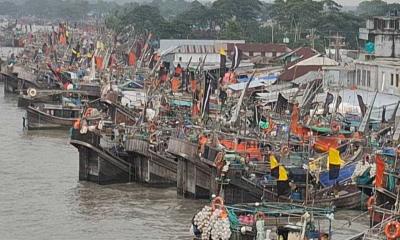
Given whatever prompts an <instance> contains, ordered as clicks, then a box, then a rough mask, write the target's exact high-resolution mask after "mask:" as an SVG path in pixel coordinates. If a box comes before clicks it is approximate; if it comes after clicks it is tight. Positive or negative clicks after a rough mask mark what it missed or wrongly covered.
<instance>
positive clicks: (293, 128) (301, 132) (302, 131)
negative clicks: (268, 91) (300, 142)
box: [290, 105, 309, 140]
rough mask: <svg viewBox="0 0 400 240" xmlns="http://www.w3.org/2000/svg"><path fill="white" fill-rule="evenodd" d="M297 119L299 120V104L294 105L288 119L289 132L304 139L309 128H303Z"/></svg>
mask: <svg viewBox="0 0 400 240" xmlns="http://www.w3.org/2000/svg"><path fill="white" fill-rule="evenodd" d="M298 121H299V106H298V105H294V106H293V111H292V116H291V119H290V132H291V133H292V134H293V135H296V136H298V137H300V138H302V139H304V140H305V139H307V138H308V132H309V130H308V129H307V128H304V127H303V126H301V125H300V124H299V123H298Z"/></svg>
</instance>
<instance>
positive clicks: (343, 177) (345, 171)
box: [319, 164, 356, 187]
mask: <svg viewBox="0 0 400 240" xmlns="http://www.w3.org/2000/svg"><path fill="white" fill-rule="evenodd" d="M355 169H356V164H349V165H347V166H344V167H342V168H341V169H340V171H339V177H338V178H337V179H334V180H329V171H325V172H323V173H321V174H320V175H319V181H320V183H321V185H322V186H324V187H330V186H333V185H335V183H336V182H338V183H340V182H345V181H347V180H349V179H350V178H351V176H352V175H353V172H354V170H355Z"/></svg>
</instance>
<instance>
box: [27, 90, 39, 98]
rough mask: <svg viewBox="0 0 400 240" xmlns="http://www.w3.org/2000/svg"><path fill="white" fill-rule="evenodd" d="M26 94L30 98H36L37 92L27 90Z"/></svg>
mask: <svg viewBox="0 0 400 240" xmlns="http://www.w3.org/2000/svg"><path fill="white" fill-rule="evenodd" d="M27 92H28V95H29V96H30V97H36V95H37V90H36V89H34V88H29V89H28V91H27Z"/></svg>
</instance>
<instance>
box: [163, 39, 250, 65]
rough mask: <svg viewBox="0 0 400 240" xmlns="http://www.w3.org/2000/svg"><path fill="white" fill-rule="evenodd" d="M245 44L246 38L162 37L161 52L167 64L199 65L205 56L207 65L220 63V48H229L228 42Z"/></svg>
mask: <svg viewBox="0 0 400 240" xmlns="http://www.w3.org/2000/svg"><path fill="white" fill-rule="evenodd" d="M230 43H232V44H243V43H245V41H244V40H191V39H161V40H160V49H159V52H160V53H161V55H162V60H163V62H165V63H166V65H167V66H171V67H172V66H177V65H178V64H181V65H182V67H185V66H186V65H187V64H189V61H190V66H197V65H199V64H200V63H201V62H202V61H203V59H204V58H205V65H206V66H213V65H215V66H216V65H218V66H219V63H220V50H221V49H225V50H226V49H227V45H228V44H230Z"/></svg>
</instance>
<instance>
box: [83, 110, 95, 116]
mask: <svg viewBox="0 0 400 240" xmlns="http://www.w3.org/2000/svg"><path fill="white" fill-rule="evenodd" d="M92 112H93V108H88V109H86V112H85V117H89V116H91V115H92Z"/></svg>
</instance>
